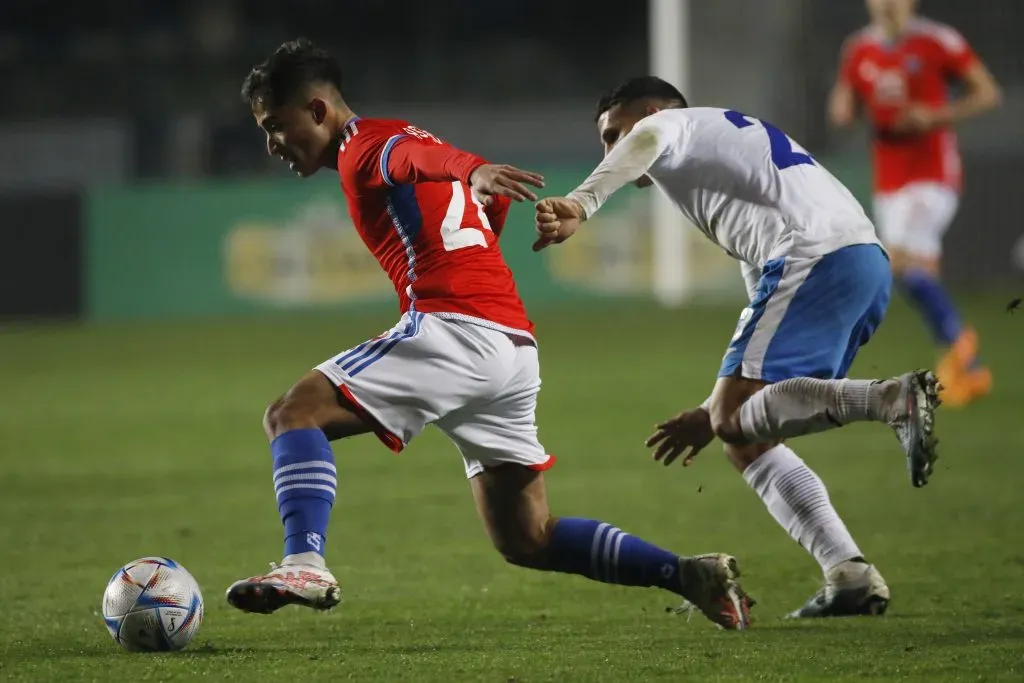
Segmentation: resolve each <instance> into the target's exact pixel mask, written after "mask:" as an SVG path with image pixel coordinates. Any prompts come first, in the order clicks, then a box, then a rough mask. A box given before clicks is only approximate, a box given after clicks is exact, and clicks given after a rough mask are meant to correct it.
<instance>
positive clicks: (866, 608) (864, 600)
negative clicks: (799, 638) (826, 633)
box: [786, 562, 889, 619]
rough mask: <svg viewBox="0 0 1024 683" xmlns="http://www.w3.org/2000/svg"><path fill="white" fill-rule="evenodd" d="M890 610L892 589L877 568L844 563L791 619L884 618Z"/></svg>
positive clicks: (831, 572) (861, 564)
mask: <svg viewBox="0 0 1024 683" xmlns="http://www.w3.org/2000/svg"><path fill="white" fill-rule="evenodd" d="M888 607H889V587H888V586H887V585H885V579H883V578H882V575H881V574H880V573H879V572H878V570H877V569H875V567H874V565H868V564H863V563H857V562H844V563H843V564H842V565H840V566H839V567H837V568H836V569H833V570H832V571H830V572H829V573H828V575H827V576H826V577H825V586H824V588H822V589H821V590H819V591H818V592H817V593H815V594H814V596H813V597H811V599H810V600H808V601H807V602H806V603H805V604H804V605H803V607H801V608H800V609H797V610H794V611H793V612H790V613H789V614H787V615H786V618H787V619H820V618H824V617H855V616H881V615H883V614H885V610H886V609H887V608H888Z"/></svg>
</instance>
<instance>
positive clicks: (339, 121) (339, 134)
mask: <svg viewBox="0 0 1024 683" xmlns="http://www.w3.org/2000/svg"><path fill="white" fill-rule="evenodd" d="M358 118H359V117H358V116H357V115H356V113H355V112H354V111H352V110H351V109H349V108H348V107H345V108H344V109H339V110H338V111H337V113H336V117H335V119H334V120H335V124H334V142H333V143H332V144H331V146H330V149H328V151H327V154H326V156H325V158H324V160H323V166H324V168H333V169H337V161H338V149H339V148H340V147H341V140H342V138H343V137H344V136H345V129H346V128H348V127H349V124H351V123H352V122H353V121H355V120H356V119H358Z"/></svg>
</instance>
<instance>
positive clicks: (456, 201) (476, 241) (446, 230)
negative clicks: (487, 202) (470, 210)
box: [441, 180, 491, 251]
mask: <svg viewBox="0 0 1024 683" xmlns="http://www.w3.org/2000/svg"><path fill="white" fill-rule="evenodd" d="M469 197H470V200H471V201H472V204H473V205H474V206H475V207H476V213H477V216H479V217H480V224H481V225H483V226H484V230H490V229H491V224H490V222H489V221H488V220H487V214H485V213H484V205H483V204H481V203H480V200H478V199H477V198H476V195H474V194H473V192H472V190H471V191H470V193H469ZM465 215H466V188H465V186H464V185H463V184H462V183H461V182H459V181H458V180H455V181H452V200H451V202H449V204H448V212H447V213H446V214H445V216H444V220H443V221H441V242H442V243H443V244H444V248H445V251H456V250H457V249H465V248H466V247H472V246H478V247H483V248H485V249H486V248H487V237H486V236H485V235H484V233H483V231H482V230H478V229H477V228H464V227H462V219H463V218H464V217H465Z"/></svg>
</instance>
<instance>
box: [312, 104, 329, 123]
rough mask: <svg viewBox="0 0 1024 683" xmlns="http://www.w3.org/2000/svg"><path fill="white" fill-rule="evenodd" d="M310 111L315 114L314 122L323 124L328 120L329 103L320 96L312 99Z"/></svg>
mask: <svg viewBox="0 0 1024 683" xmlns="http://www.w3.org/2000/svg"><path fill="white" fill-rule="evenodd" d="M309 111H310V113H311V114H312V115H313V122H314V123H316V125H318V126H319V125H322V124H323V123H324V121H326V120H327V103H326V102H324V101H323V100H322V99H320V98H319V97H314V98H313V99H312V100H310V102H309Z"/></svg>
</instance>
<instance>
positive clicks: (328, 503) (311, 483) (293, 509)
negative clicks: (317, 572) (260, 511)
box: [270, 429, 338, 557]
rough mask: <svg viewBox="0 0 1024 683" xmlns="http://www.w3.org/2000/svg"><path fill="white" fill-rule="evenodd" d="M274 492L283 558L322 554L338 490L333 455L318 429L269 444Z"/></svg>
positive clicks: (294, 433) (298, 431) (296, 431)
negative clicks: (278, 514)
mask: <svg viewBox="0 0 1024 683" xmlns="http://www.w3.org/2000/svg"><path fill="white" fill-rule="evenodd" d="M270 452H271V454H272V455H273V456H274V492H275V493H276V494H277V509H278V510H279V511H280V513H281V522H282V523H283V524H284V554H285V557H287V556H288V555H298V554H300V553H309V552H314V553H316V554H318V555H320V556H323V554H324V541H325V540H326V538H327V522H328V520H329V519H330V516H331V507H332V506H333V505H334V494H335V491H336V490H337V487H338V478H337V474H338V471H337V469H336V468H335V466H334V452H333V451H332V450H331V444H330V443H329V442H328V441H327V437H326V436H325V435H324V433H323V432H322V431H321V430H319V429H293V430H291V431H288V432H285V433H284V434H281V435H279V436H278V437H277V438H276V439H274V440H273V441H272V442H271V444H270Z"/></svg>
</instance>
